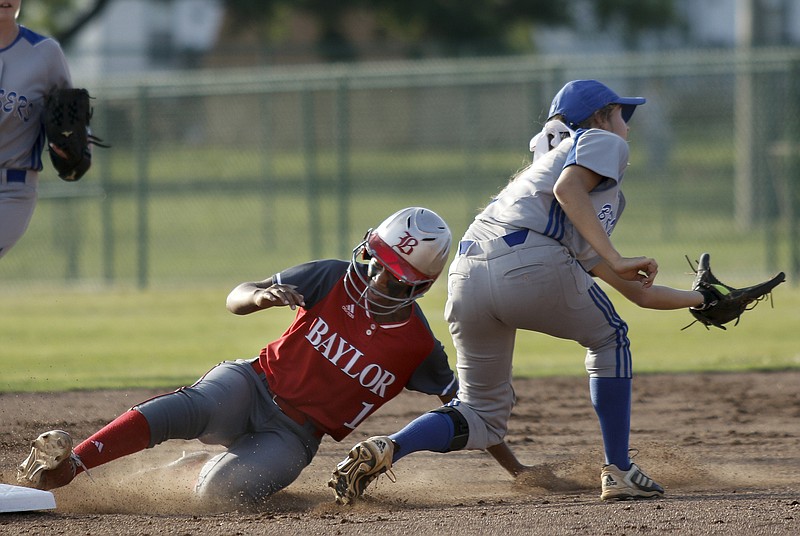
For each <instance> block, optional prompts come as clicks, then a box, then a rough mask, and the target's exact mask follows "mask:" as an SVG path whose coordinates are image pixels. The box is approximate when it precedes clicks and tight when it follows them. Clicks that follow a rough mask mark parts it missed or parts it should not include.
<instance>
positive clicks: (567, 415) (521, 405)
mask: <svg viewBox="0 0 800 536" xmlns="http://www.w3.org/2000/svg"><path fill="white" fill-rule="evenodd" d="M587 383H588V382H587V380H586V378H580V377H569V378H545V379H529V380H517V381H516V382H515V389H516V392H517V396H518V403H517V406H516V408H515V410H514V414H513V417H512V420H511V423H510V430H509V436H508V438H507V439H508V442H509V443H510V445H511V447H512V448H513V449H514V450H515V452H516V453H517V455H518V456H519V458H520V460H521V461H522V462H523V463H526V464H531V465H541V466H544V467H547V468H549V469H551V470H552V471H553V472H554V473H555V474H556V475H557V477H558V479H557V481H556V484H557V485H556V486H553V485H552V484H553V482H549V481H548V480H549V479H548V478H546V477H543V476H542V475H538V476H537V475H536V474H535V473H534V474H531V475H526V477H525V478H520V479H518V480H517V481H515V480H514V479H512V478H511V477H510V476H509V475H508V474H507V473H505V472H504V471H503V470H502V469H501V468H500V466H499V465H497V464H496V463H495V462H494V461H493V460H492V458H491V457H490V456H489V455H488V454H486V453H483V452H455V453H449V454H435V453H427V452H424V453H417V454H413V455H411V456H409V457H406V458H404V459H403V460H401V461H400V462H398V463H397V464H396V466H395V468H394V473H395V475H396V477H397V482H396V483H392V482H390V481H389V479H388V478H387V477H385V476H382V477H380V478H379V479H378V480H377V481H376V482H374V483H373V484H372V485H371V486H370V488H369V489H368V490H367V493H366V495H365V497H364V499H363V500H361V501H360V502H358V503H357V504H356V505H354V506H348V507H342V506H337V505H336V504H335V503H334V501H333V495H332V491H331V490H330V489H329V488H328V487H327V486H326V482H327V480H328V478H329V476H330V472H331V470H332V469H333V467H334V466H335V464H336V463H337V462H338V461H339V460H341V459H342V458H343V457H344V456H345V455H346V454H347V451H348V450H349V448H350V447H351V446H352V445H353V444H354V443H355V442H357V441H359V440H361V439H363V438H366V437H369V436H371V435H378V434H386V433H390V432H393V431H396V430H397V429H399V428H400V427H402V426H403V425H404V424H405V423H406V422H408V421H409V420H410V419H412V418H414V417H415V416H417V415H418V414H419V413H421V412H423V411H426V410H428V409H432V408H433V407H434V405H435V403H436V402H435V400H434V398H433V397H426V396H423V395H418V394H414V393H403V394H402V395H401V396H400V397H398V398H397V399H395V400H393V401H392V402H390V403H389V404H387V405H386V406H385V407H384V408H382V409H381V410H380V411H379V412H378V413H377V414H376V415H375V416H373V417H372V418H371V419H370V420H368V421H367V422H365V423H364V424H363V425H362V426H361V428H359V429H358V430H357V431H356V432H354V433H353V434H351V436H350V437H348V438H346V439H345V440H344V441H343V442H342V443H336V442H335V441H333V440H331V439H330V438H328V437H326V438H325V439H324V440H323V442H322V446H321V447H320V451H319V454H318V455H317V457H316V458H315V459H314V461H313V463H312V464H311V465H310V466H309V467H308V468H307V469H306V470H305V471H304V472H303V474H302V475H301V477H300V479H299V480H298V481H297V482H295V483H294V484H292V485H291V486H290V487H289V488H287V489H286V490H284V491H282V492H279V493H277V494H276V495H274V496H273V497H272V498H270V499H269V500H268V501H267V502H265V503H264V504H263V505H261V506H260V507H259V509H258V510H257V511H247V512H237V511H224V510H221V509H219V508H218V507H216V508H213V507H208V506H204V505H200V504H197V503H195V502H194V501H193V499H192V494H191V488H192V484H193V481H194V478H195V476H196V473H197V471H198V469H199V464H200V463H202V459H204V458H205V457H206V456H208V455H210V454H211V453H214V452H217V451H218V448H217V447H209V446H206V445H203V444H201V443H199V442H197V441H170V442H167V443H165V444H163V445H159V446H157V447H156V448H154V449H150V450H147V451H144V452H141V453H138V454H135V455H133V456H130V457H128V458H125V459H122V460H118V461H115V462H113V463H110V464H108V465H106V466H102V467H98V468H95V469H94V470H92V471H91V479H90V478H89V477H87V476H86V475H81V476H79V477H78V478H77V479H76V480H75V481H74V482H73V483H72V484H70V485H69V486H67V487H65V488H61V489H58V490H55V492H54V493H55V496H56V501H57V504H58V508H57V509H56V510H51V511H46V512H29V513H13V514H0V534H18V535H33V534H48V535H52V534H92V535H104V534H136V535H145V534H153V535H155V534H202V535H231V534H370V535H373V534H382V535H383V534H420V535H422V534H426V535H427V534H454V535H455V534H458V535H459V536H462V535H464V534H505V535H513V534H553V535H562V534H564V535H566V534H609V535H615V536H619V535H623V534H628V535H630V534H715V535H716V534H750V535H760V534H764V535H783V534H786V535H790V534H791V535H796V534H800V370H791V371H782V372H769V373H725V374H722V373H720V374H691V375H689V374H687V375H661V374H658V375H639V376H638V377H636V378H635V380H634V406H633V422H632V434H631V446H632V447H635V448H636V449H638V450H639V454H638V456H636V462H637V463H638V464H639V465H640V466H641V467H642V468H643V469H644V470H645V472H647V473H648V474H649V475H650V476H652V477H653V478H655V479H656V480H657V481H659V482H660V483H661V484H663V485H664V487H665V488H666V491H667V496H666V497H665V498H664V499H659V500H647V501H626V502H609V503H605V502H601V501H600V500H599V491H600V478H599V475H600V467H601V464H602V450H601V442H600V431H599V428H598V425H597V420H596V418H595V415H594V412H593V410H592V407H591V405H590V403H589V398H588V384H587ZM159 392H161V391H151V390H132V391H78V392H66V393H9V394H3V395H0V418H2V421H1V422H2V423H3V426H2V430H0V453H2V456H0V460H2V464H1V465H0V481H2V482H5V483H12V484H15V483H16V481H15V477H14V475H15V467H16V465H17V464H18V463H19V462H20V461H22V460H23V459H24V458H25V456H27V453H28V450H29V448H28V444H29V442H30V441H31V440H32V439H34V438H35V437H36V436H37V435H38V434H39V433H41V432H43V431H46V430H49V429H53V428H62V429H65V430H67V431H69V432H70V433H71V434H73V437H74V438H75V439H76V440H82V439H84V438H85V437H87V436H88V435H90V434H91V433H92V432H94V431H95V430H97V429H98V428H100V427H101V426H103V425H104V424H106V423H107V422H108V421H110V420H111V419H113V418H114V417H116V416H117V415H118V414H119V413H121V412H122V411H124V410H126V409H127V408H128V407H130V406H132V405H134V404H135V403H137V402H140V401H142V400H145V399H147V398H149V397H150V396H152V395H154V394H157V393H159ZM184 454H185V455H187V456H188V460H189V463H186V464H184V465H182V466H179V467H174V466H173V467H169V468H165V467H164V466H165V465H167V464H169V463H170V462H172V461H174V460H176V459H178V458H180V457H181V456H183V455H184ZM193 457H197V459H196V460H194V461H192V460H193ZM546 487H547V488H550V489H545V488H546ZM554 487H555V488H557V490H553V489H552V488H554Z"/></svg>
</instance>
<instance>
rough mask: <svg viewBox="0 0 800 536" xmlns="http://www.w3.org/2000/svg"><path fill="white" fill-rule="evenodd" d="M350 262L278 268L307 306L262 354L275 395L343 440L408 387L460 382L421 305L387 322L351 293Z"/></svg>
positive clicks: (447, 386) (432, 388)
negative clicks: (348, 282)
mask: <svg viewBox="0 0 800 536" xmlns="http://www.w3.org/2000/svg"><path fill="white" fill-rule="evenodd" d="M349 266H350V263H348V262H345V261H338V260H327V261H313V262H310V263H306V264H302V265H299V266H296V267H294V268H290V269H288V270H285V271H283V272H281V273H279V274H276V275H275V276H274V277H273V281H275V282H276V283H277V282H280V283H283V284H290V285H296V286H297V291H298V292H300V293H301V294H303V297H304V299H305V304H306V305H305V307H301V308H298V310H297V315H296V316H295V319H294V321H293V322H292V325H291V326H289V328H288V329H287V330H286V331H285V332H284V333H283V335H281V336H280V338H278V339H277V340H275V341H273V342H271V343H269V344H268V345H267V346H266V347H265V348H264V349H262V350H261V354H260V356H259V363H260V365H261V368H262V369H263V370H264V372H265V374H266V378H267V383H268V384H269V388H270V390H271V391H272V392H273V394H276V395H278V396H279V397H281V398H283V399H284V400H286V401H287V402H288V403H289V404H291V405H292V406H293V407H295V408H296V409H298V410H300V411H302V412H303V413H305V414H306V415H308V416H309V417H310V418H311V419H313V420H314V422H315V423H316V424H317V425H318V426H319V427H320V428H321V429H322V430H324V431H325V432H326V433H328V434H329V435H330V436H331V437H333V438H334V439H335V440H337V441H341V440H342V439H343V438H344V437H346V436H347V435H348V434H349V433H350V432H352V431H353V430H354V429H355V428H356V427H357V426H358V425H359V424H360V423H361V422H362V421H363V420H364V419H366V418H367V417H368V416H369V415H371V414H372V413H374V412H375V411H376V410H377V409H378V408H379V407H381V406H382V405H383V404H385V403H386V402H388V401H389V400H391V399H392V398H394V397H395V396H397V395H398V394H399V393H400V392H401V391H402V390H403V388H404V387H408V388H409V389H413V390H417V391H421V392H424V393H428V394H437V395H438V394H446V393H447V392H450V391H451V390H452V389H453V388H454V386H455V385H456V381H455V375H454V374H453V371H452V370H451V369H450V367H449V365H448V363H447V355H446V354H445V352H444V347H443V346H442V344H441V342H439V341H438V340H437V339H436V338H435V337H434V335H433V333H432V332H431V329H430V326H429V325H428V322H427V320H426V319H425V316H424V315H423V314H422V311H421V309H420V308H419V306H418V305H417V304H416V303H414V304H412V307H413V312H412V314H411V316H410V318H409V319H408V320H406V321H404V322H402V323H400V324H395V325H381V324H379V323H378V322H376V321H375V318H374V317H372V316H370V315H369V313H368V312H367V311H366V310H364V309H363V308H362V307H358V306H357V305H356V304H355V303H353V300H352V299H350V297H349V296H348V295H347V293H346V291H345V287H344V275H345V273H346V272H347V268H348V267H349Z"/></svg>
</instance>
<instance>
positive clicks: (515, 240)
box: [458, 229, 528, 255]
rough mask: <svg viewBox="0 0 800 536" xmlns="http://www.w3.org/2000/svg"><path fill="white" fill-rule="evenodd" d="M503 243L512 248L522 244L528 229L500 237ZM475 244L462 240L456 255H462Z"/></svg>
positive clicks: (471, 241)
mask: <svg viewBox="0 0 800 536" xmlns="http://www.w3.org/2000/svg"><path fill="white" fill-rule="evenodd" d="M501 238H502V239H503V242H505V243H506V245H508V247H514V246H518V245H520V244H522V243H523V242H525V239H526V238H528V229H520V230H519V231H514V232H513V233H508V234H507V235H505V236H502V237H501ZM474 244H475V241H474V240H462V241H461V242H459V243H458V254H459V255H464V254H465V253H466V252H467V250H468V249H469V248H470V247H472V246H473V245H474Z"/></svg>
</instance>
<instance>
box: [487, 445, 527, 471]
mask: <svg viewBox="0 0 800 536" xmlns="http://www.w3.org/2000/svg"><path fill="white" fill-rule="evenodd" d="M486 452H488V453H489V454H491V455H492V457H493V458H494V459H495V461H497V463H499V464H500V467H502V468H503V469H505V470H506V471H508V473H509V474H510V475H511V476H513V477H514V478H516V477H518V476H519V475H521V474H522V473H524V472H525V471H528V470H530V469H532V467H531V466H529V465H524V464H522V463H520V461H519V460H518V459H517V456H516V455H515V454H514V452H513V451H512V450H511V447H509V446H508V444H507V443H506V442H505V441H503V442H502V443H500V444H498V445H492V446H491V447H488V448H487V449H486Z"/></svg>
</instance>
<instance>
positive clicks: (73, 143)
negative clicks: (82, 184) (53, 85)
mask: <svg viewBox="0 0 800 536" xmlns="http://www.w3.org/2000/svg"><path fill="white" fill-rule="evenodd" d="M89 98H90V97H89V92H88V91H86V90H85V89H80V88H74V89H73V88H60V89H58V88H57V89H54V90H52V91H51V92H50V93H49V94H48V95H47V96H46V97H45V109H44V129H45V134H46V135H47V140H48V142H50V143H52V144H53V145H55V146H56V147H57V148H58V149H60V151H61V152H63V153H64V154H63V155H60V154H59V153H58V152H56V151H54V150H53V148H52V147H51V148H50V161H51V162H52V163H53V167H54V168H56V171H57V172H58V176H59V177H61V178H62V179H64V180H65V181H76V180H78V179H80V178H81V177H83V175H84V173H86V171H88V169H89V167H90V166H91V165H92V151H91V148H90V144H94V145H98V146H100V147H108V146H107V145H104V144H102V143H99V142H101V141H102V140H101V139H100V138H96V137H95V136H92V134H91V131H90V129H89V121H90V120H91V118H92V107H91V106H90V105H89Z"/></svg>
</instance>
